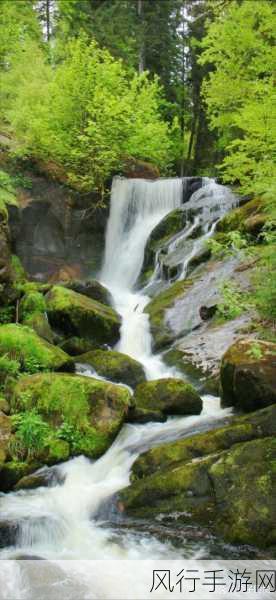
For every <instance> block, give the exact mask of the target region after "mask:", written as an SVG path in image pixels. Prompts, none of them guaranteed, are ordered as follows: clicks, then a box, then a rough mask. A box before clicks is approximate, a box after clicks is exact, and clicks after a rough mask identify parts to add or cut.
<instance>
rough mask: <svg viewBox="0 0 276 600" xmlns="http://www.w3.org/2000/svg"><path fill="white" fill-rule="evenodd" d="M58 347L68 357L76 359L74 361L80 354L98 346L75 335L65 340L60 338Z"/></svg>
mask: <svg viewBox="0 0 276 600" xmlns="http://www.w3.org/2000/svg"><path fill="white" fill-rule="evenodd" d="M58 337H59V336H58ZM58 345H59V347H60V348H62V350H64V352H67V354H69V355H70V356H74V357H76V358H75V360H76V359H77V357H78V356H80V355H81V354H85V353H87V352H90V351H91V350H95V349H97V348H98V344H97V343H96V342H95V341H93V340H87V339H84V338H80V337H77V336H76V335H74V336H72V337H69V338H66V339H62V338H61V340H59V341H58Z"/></svg>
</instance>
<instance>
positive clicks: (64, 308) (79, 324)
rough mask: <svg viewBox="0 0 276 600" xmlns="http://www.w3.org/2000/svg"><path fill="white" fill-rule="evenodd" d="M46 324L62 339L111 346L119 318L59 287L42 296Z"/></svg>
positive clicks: (85, 297) (117, 328)
mask: <svg viewBox="0 0 276 600" xmlns="http://www.w3.org/2000/svg"><path fill="white" fill-rule="evenodd" d="M46 302H47V314H48V317H49V321H50V324H51V325H52V327H54V328H55V329H56V330H57V331H58V332H61V333H62V334H63V335H64V336H65V337H66V338H69V337H74V336H77V337H80V338H83V339H87V340H89V341H93V342H94V343H96V344H98V345H100V344H111V345H113V344H115V343H116V342H117V341H118V340H119V335H120V333H119V332H120V324H121V321H120V317H119V315H118V314H117V313H116V312H115V311H114V310H113V309H112V308H111V307H109V306H106V305H104V304H100V302H97V301H96V300H91V298H88V297H87V296H83V295H82V294H78V293H77V292H73V291H72V290H69V289H66V288H64V287H61V286H54V287H53V288H52V290H51V291H50V292H48V294H47V295H46Z"/></svg>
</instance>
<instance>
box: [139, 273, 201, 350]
mask: <svg viewBox="0 0 276 600" xmlns="http://www.w3.org/2000/svg"><path fill="white" fill-rule="evenodd" d="M192 283H193V282H192V280H190V279H186V280H185V281H177V282H176V283H174V284H173V285H171V286H170V287H169V288H168V289H166V290H164V291H162V292H160V294H158V295H157V296H155V297H154V298H153V299H152V300H151V301H150V302H149V304H148V305H147V306H146V308H145V312H146V313H147V314H148V315H149V320H150V328H151V334H152V337H153V348H154V350H160V349H161V348H164V347H166V346H168V345H169V343H171V342H172V341H173V339H174V335H173V332H172V331H171V330H170V328H169V326H168V324H167V323H166V321H165V317H166V312H167V310H168V309H169V308H171V307H172V306H174V303H175V301H176V300H177V299H178V298H181V297H182V296H184V294H185V292H186V291H187V290H188V289H189V288H190V287H191V285H192Z"/></svg>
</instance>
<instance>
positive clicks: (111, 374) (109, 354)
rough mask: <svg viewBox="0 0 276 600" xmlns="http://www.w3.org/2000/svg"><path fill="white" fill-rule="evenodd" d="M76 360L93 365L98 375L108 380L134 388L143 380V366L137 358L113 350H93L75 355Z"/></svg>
mask: <svg viewBox="0 0 276 600" xmlns="http://www.w3.org/2000/svg"><path fill="white" fill-rule="evenodd" d="M76 360H77V362H80V363H86V364H88V365H90V366H91V367H93V369H95V371H96V372H97V373H98V375H101V376H102V377H106V379H109V380H110V381H115V382H117V383H125V384H126V385H129V386H130V387H132V388H135V387H136V386H137V385H138V384H139V383H141V382H143V381H145V378H146V377H145V372H144V368H143V366H142V365H141V363H139V362H138V361H137V360H134V359H133V358H131V357H130V356H127V355H126V354H122V353H121V352H116V351H115V350H95V351H92V352H87V353H86V354H82V355H81V356H78V357H77V359H76Z"/></svg>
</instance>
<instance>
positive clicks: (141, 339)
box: [101, 177, 183, 379]
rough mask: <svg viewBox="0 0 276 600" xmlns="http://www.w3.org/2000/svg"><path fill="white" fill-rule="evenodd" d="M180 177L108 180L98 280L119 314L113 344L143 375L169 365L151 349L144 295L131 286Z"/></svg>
mask: <svg viewBox="0 0 276 600" xmlns="http://www.w3.org/2000/svg"><path fill="white" fill-rule="evenodd" d="M182 194H183V184H182V179H161V180H157V181H154V182H153V181H145V180H142V179H129V180H128V179H123V178H120V177H116V178H115V179H114V181H113V185H112V193H111V211H110V217H109V222H108V226H107V235H106V250H105V259H104V266H103V270H102V274H101V281H102V283H103V284H104V285H106V286H107V287H108V288H109V290H110V291H111V293H112V295H113V298H114V303H115V308H116V310H117V311H118V312H119V313H120V314H121V316H122V328H121V339H120V342H119V344H118V346H117V349H118V350H120V351H121V352H124V353H125V354H128V355H129V356H132V357H133V358H136V359H137V360H139V361H140V362H141V363H142V364H143V365H144V368H145V372H146V375H147V377H148V378H149V379H156V378H159V377H167V376H169V375H171V374H172V371H171V370H168V368H167V367H165V365H164V364H163V362H162V360H161V359H160V358H159V357H158V356H153V355H152V352H151V336H150V330H149V320H148V315H146V313H144V308H145V306H146V305H147V303H148V302H149V300H150V298H149V297H148V296H146V295H145V294H143V293H141V292H136V291H135V290H134V286H135V283H136V281H137V278H138V276H139V274H140V271H141V268H142V264H143V258H144V250H145V245H146V242H147V239H148V237H149V235H150V233H151V232H152V230H153V229H154V227H155V226H156V225H157V224H158V223H159V222H160V221H161V220H162V219H163V218H164V217H165V216H166V215H167V214H168V213H169V212H170V211H171V210H173V209H174V208H177V207H179V206H180V205H181V202H182Z"/></svg>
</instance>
